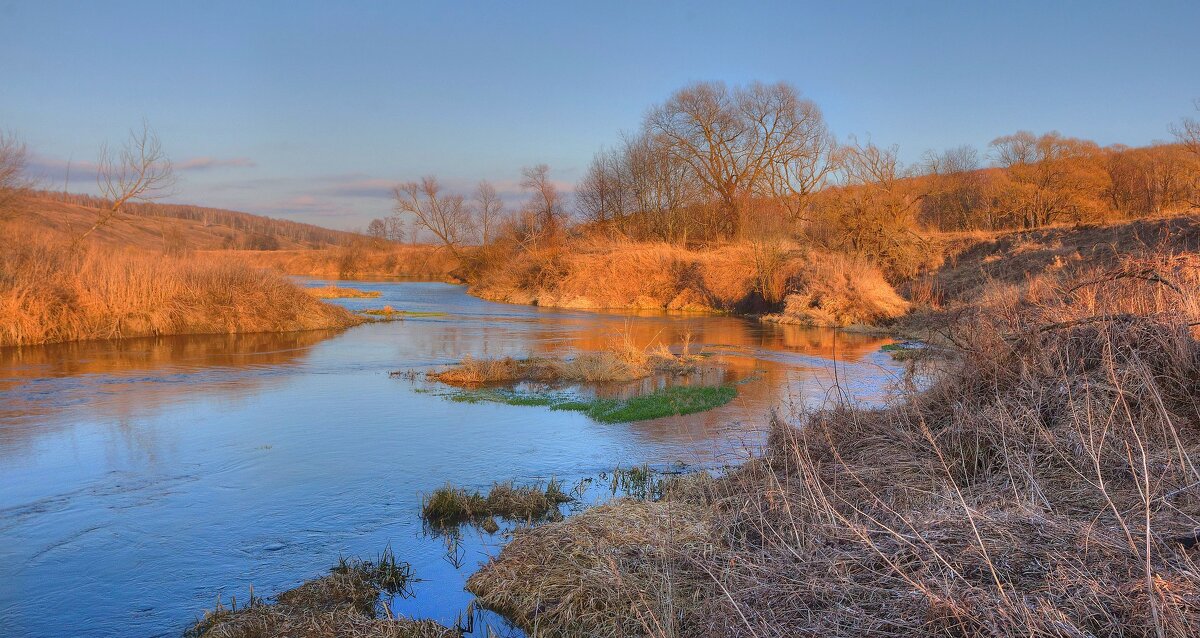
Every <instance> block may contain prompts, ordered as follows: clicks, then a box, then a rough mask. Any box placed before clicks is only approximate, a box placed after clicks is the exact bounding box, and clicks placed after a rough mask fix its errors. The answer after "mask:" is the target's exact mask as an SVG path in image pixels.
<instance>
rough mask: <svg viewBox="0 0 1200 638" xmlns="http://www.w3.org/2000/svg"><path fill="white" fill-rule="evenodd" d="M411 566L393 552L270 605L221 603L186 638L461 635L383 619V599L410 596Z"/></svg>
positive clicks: (339, 569) (352, 564)
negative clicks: (384, 594)
mask: <svg viewBox="0 0 1200 638" xmlns="http://www.w3.org/2000/svg"><path fill="white" fill-rule="evenodd" d="M412 578H413V577H412V570H411V567H410V566H409V565H408V563H405V562H403V561H399V560H397V559H396V557H395V555H393V554H392V552H391V550H390V548H389V549H386V550H384V553H383V555H381V556H380V558H379V560H378V561H374V562H371V561H361V560H345V559H343V560H341V561H339V563H338V565H337V566H335V567H334V568H333V569H331V570H330V572H329V573H328V574H326V575H324V576H321V577H319V578H315V579H313V580H310V581H307V582H305V583H303V584H302V585H300V586H298V587H295V588H293V589H289V590H287V591H285V592H283V593H281V594H279V595H278V596H277V597H276V599H275V602H273V603H270V602H267V601H265V600H263V599H261V598H255V597H254V594H253V590H251V594H250V600H249V602H248V603H246V604H245V605H243V606H242V607H240V608H239V607H238V606H237V602H236V600H234V601H232V602H231V605H230V606H229V607H226V606H224V605H222V604H221V601H220V599H218V600H217V606H216V608H215V609H213V610H211V611H208V612H206V613H205V615H204V617H203V618H202V619H200V620H199V621H197V622H196V624H195V625H194V626H193V627H192V628H191V629H189V630H188V631H187V632H186V633H185V634H184V635H185V636H186V637H187V638H260V637H263V636H289V637H295V638H326V637H328V636H344V637H347V638H450V637H451V636H458V635H460V634H459V632H456V631H452V630H451V629H449V628H447V627H444V626H442V625H439V624H437V623H435V622H433V621H430V620H411V619H407V618H396V617H393V616H392V614H391V612H390V610H387V611H386V614H385V617H382V618H381V617H379V616H380V614H379V611H378V608H379V607H380V602H379V597H380V594H381V593H388V594H390V595H395V594H396V593H400V594H404V595H407V592H408V584H409V582H410V581H411V580H412Z"/></svg>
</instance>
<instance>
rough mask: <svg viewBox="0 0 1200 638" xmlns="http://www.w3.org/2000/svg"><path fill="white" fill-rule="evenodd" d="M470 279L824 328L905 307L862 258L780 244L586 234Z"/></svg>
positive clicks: (542, 299) (568, 297)
mask: <svg viewBox="0 0 1200 638" xmlns="http://www.w3.org/2000/svg"><path fill="white" fill-rule="evenodd" d="M497 266H499V265H497ZM470 284H471V292H472V294H475V295H478V296H480V297H483V298H485V299H491V300H495V301H504V302H509V303H522V304H536V305H540V306H554V307H563V308H585V309H586V308H591V309H600V308H609V309H656V310H682V311H702V312H712V311H725V312H771V311H778V315H777V317H776V318H777V320H780V321H783V322H788V323H800V324H806V325H821V326H845V325H850V324H855V323H877V322H880V321H885V320H887V319H890V318H893V317H896V316H899V315H900V314H902V313H903V312H905V311H906V310H907V307H908V306H907V304H906V302H904V300H903V299H901V298H900V297H899V296H898V295H897V294H896V292H895V291H894V290H893V289H892V287H891V286H890V285H889V284H888V283H887V282H886V281H885V280H884V279H883V277H882V276H881V275H880V274H879V271H878V270H877V269H875V268H874V267H873V266H871V265H869V264H868V263H866V262H865V261H862V260H858V259H854V258H850V257H846V256H841V255H836V254H832V253H825V252H821V251H816V250H810V249H800V248H797V247H794V246H790V245H787V244H783V243H769V244H764V243H752V242H744V243H734V244H729V245H725V246H719V247H715V248H712V249H707V250H689V249H685V248H681V247H678V246H673V245H669V244H649V243H633V242H619V241H602V240H583V239H581V240H575V241H574V242H573V243H571V244H570V246H569V247H568V248H567V249H563V250H544V251H527V252H519V253H515V254H514V255H512V256H511V258H509V259H507V260H505V261H504V263H503V267H486V265H485V266H484V267H481V268H480V269H479V270H478V272H476V273H475V274H473V275H472V276H471V278H470Z"/></svg>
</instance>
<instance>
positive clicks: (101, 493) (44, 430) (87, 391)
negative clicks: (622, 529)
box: [0, 281, 901, 637]
mask: <svg viewBox="0 0 1200 638" xmlns="http://www.w3.org/2000/svg"><path fill="white" fill-rule="evenodd" d="M304 283H305V284H307V285H325V284H327V283H330V282H324V281H305V282H304ZM338 283H340V284H341V285H351V286H354V287H356V288H361V289H368V290H378V291H381V292H382V297H381V298H377V299H364V300H339V301H338V303H342V304H344V305H346V306H347V307H350V308H353V309H361V308H368V307H380V306H383V305H385V304H387V305H391V306H392V307H393V308H397V309H403V310H410V311H428V312H438V313H445V315H442V316H431V317H412V318H408V319H406V320H404V321H395V322H388V323H376V324H369V325H364V326H359V327H356V328H352V329H350V330H347V331H344V332H307V333H293V334H282V335H281V334H258V335H240V336H225V335H221V336H186V337H165V338H153V339H130V340H117V341H100V342H83V343H75V344H63V345H53V346H42V347H34V348H22V349H16V348H7V349H0V634H2V635H4V636H67V635H72V636H73V635H88V636H123V637H129V636H134V637H137V636H179V635H180V633H181V632H182V631H184V630H185V629H186V628H187V627H189V626H190V624H191V623H192V622H194V621H195V619H196V618H197V616H199V615H200V614H202V612H203V610H205V609H207V608H211V607H212V606H213V604H214V603H215V602H216V600H217V598H218V596H220V597H221V600H222V601H224V602H226V603H228V601H229V600H230V597H231V596H236V597H237V598H239V599H241V600H243V601H244V600H245V596H246V594H247V592H248V591H249V589H250V587H251V586H253V588H254V590H255V592H256V594H257V595H259V596H262V595H269V594H273V593H277V592H279V591H282V590H283V589H287V588H289V587H293V586H295V585H296V584H298V583H300V582H302V581H304V580H306V579H308V578H311V577H314V576H316V575H319V574H320V573H322V572H324V571H325V570H327V569H328V568H329V567H330V566H331V565H333V564H334V563H335V562H336V561H337V559H338V558H339V557H342V556H346V557H351V556H359V557H363V558H368V559H369V558H373V557H374V556H376V555H378V554H379V553H380V551H381V550H383V549H384V548H385V547H389V546H390V548H391V549H392V550H393V551H394V553H395V554H396V556H397V557H399V558H400V559H403V560H406V561H408V562H410V563H411V564H412V566H413V571H414V573H415V575H416V576H417V577H418V578H420V579H421V580H420V582H417V583H416V584H415V585H414V587H413V594H414V596H413V597H411V598H403V599H401V598H397V599H395V600H393V601H392V608H393V609H394V610H395V611H396V612H398V613H403V614H406V615H410V616H416V617H423V618H434V619H436V620H439V621H442V622H445V623H447V624H452V623H454V622H455V621H456V620H457V619H459V618H460V617H461V615H462V612H463V610H464V609H465V608H466V607H467V606H468V604H469V603H470V600H471V596H470V594H468V593H467V592H465V591H464V590H463V583H464V582H465V581H466V578H467V576H469V575H470V573H471V572H472V570H473V569H474V568H475V567H476V566H478V565H479V564H480V563H481V562H483V561H485V560H486V559H487V556H488V555H490V554H494V553H495V552H496V551H498V548H499V547H500V546H501V544H502V543H503V540H504V534H503V533H501V534H497V535H494V536H489V535H487V534H483V533H482V532H478V531H468V532H466V533H464V534H463V535H462V537H461V538H459V539H457V540H454V541H448V540H447V538H446V537H444V536H438V535H434V534H430V533H428V532H427V530H425V529H423V526H422V523H421V520H420V517H419V510H420V498H421V495H422V494H426V493H429V492H430V491H432V490H434V489H436V488H437V487H439V486H442V485H444V484H446V483H447V482H449V483H454V484H458V485H463V486H467V487H472V488H478V489H486V488H487V487H488V486H490V485H491V483H492V482H493V481H503V480H515V481H517V482H530V481H544V480H546V479H549V478H552V477H553V478H556V479H558V480H560V481H562V482H563V483H564V484H566V485H567V486H568V487H569V486H571V485H572V484H573V483H574V482H576V481H578V480H579V479H581V478H584V477H593V476H596V475H598V474H599V473H601V472H606V471H611V470H612V469H613V468H615V467H630V466H633V465H641V464H650V465H652V466H655V467H668V466H672V467H673V466H676V465H678V464H687V465H692V466H696V465H700V466H720V465H723V464H729V463H736V462H738V461H739V460H741V459H744V458H745V456H746V455H747V454H748V453H749V452H750V451H752V450H753V449H754V448H755V447H756V446H758V445H760V444H761V442H762V441H763V436H764V428H765V426H766V421H767V414H768V412H769V410H771V409H772V408H777V409H781V410H782V411H784V412H785V413H786V412H794V411H796V410H799V409H802V408H803V406H811V405H815V404H819V403H820V402H821V401H823V400H825V399H826V398H827V397H829V396H832V395H836V394H840V395H844V396H850V397H852V398H853V399H854V400H857V401H863V402H874V401H880V400H883V399H884V398H885V395H886V390H887V388H888V386H889V385H890V384H892V383H893V382H894V381H896V380H897V378H898V377H899V376H900V374H901V370H900V368H899V367H898V366H897V365H895V364H893V363H892V362H891V360H890V358H889V357H888V356H887V354H886V353H884V352H881V351H880V347H881V346H882V345H884V344H885V343H887V342H888V341H887V340H885V339H880V338H876V337H867V336H862V335H851V334H843V333H837V332H834V331H829V330H818V329H803V328H798V327H794V326H776V325H765V324H760V323H758V322H755V321H752V320H748V319H743V318H736V317H723V316H704V315H667V314H656V313H645V314H637V315H634V314H615V313H588V312H581V311H569V310H555V309H543V308H535V307H525V306H510V305H504V304H496V303H491V302H487V301H482V300H479V299H476V298H474V297H470V296H468V295H466V294H465V292H464V290H463V289H462V288H460V287H456V286H450V285H446V284H440V283H416V282H338ZM685 336H690V338H691V340H692V343H693V344H694V347H700V346H703V347H704V350H705V352H707V353H710V354H711V355H712V356H711V357H710V358H709V362H711V363H712V364H713V365H714V366H716V368H715V369H716V370H717V372H715V373H714V372H710V373H708V376H712V375H713V374H716V375H717V377H719V378H717V379H715V381H720V382H730V383H737V387H738V391H739V394H738V397H737V398H736V399H734V401H733V402H732V403H730V404H728V405H725V406H722V407H720V408H717V409H715V410H712V411H709V412H706V413H701V414H694V415H689V416H684V417H668V418H664V419H659V420H655V421H645V422H639V423H630V424H616V425H613V424H602V423H597V422H594V421H592V420H590V419H589V418H588V417H587V416H585V415H583V414H581V413H577V412H566V411H551V410H549V409H547V408H544V407H529V406H511V405H501V404H494V403H475V404H472V403H458V402H453V401H449V400H447V398H445V397H443V396H439V395H438V393H437V392H431V391H430V388H429V387H428V386H429V384H428V382H423V381H421V380H420V379H419V378H418V379H416V380H413V379H405V378H396V377H390V376H389V374H388V373H389V372H390V371H393V370H415V371H418V372H419V371H425V370H433V369H437V368H439V367H442V366H445V365H448V364H451V363H454V362H457V361H458V360H460V359H461V358H462V357H463V356H464V355H467V354H470V355H472V356H476V357H491V356H506V355H512V356H529V355H531V354H534V355H547V354H569V353H571V352H577V351H586V350H599V349H601V348H603V347H605V345H606V344H608V343H610V342H611V341H612V340H613V339H616V338H622V339H631V340H633V341H634V342H636V343H638V344H639V345H650V344H653V343H656V342H657V343H666V344H678V343H680V342H681V340H682V339H683V338H684V337H685ZM489 625H490V626H491V627H492V628H493V629H495V630H496V631H497V633H499V634H500V635H506V634H515V633H516V632H515V631H514V630H512V629H511V628H506V627H505V624H504V621H503V620H502V619H499V618H497V617H495V616H491V615H488V614H485V613H484V614H477V618H476V625H475V633H476V634H477V635H486V631H485V630H484V629H482V628H483V627H485V626H489Z"/></svg>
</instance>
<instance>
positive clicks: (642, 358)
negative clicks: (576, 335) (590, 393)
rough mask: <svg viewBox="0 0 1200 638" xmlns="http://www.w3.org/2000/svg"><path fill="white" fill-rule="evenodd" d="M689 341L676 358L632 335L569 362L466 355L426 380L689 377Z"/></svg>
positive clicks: (466, 383)
mask: <svg viewBox="0 0 1200 638" xmlns="http://www.w3.org/2000/svg"><path fill="white" fill-rule="evenodd" d="M690 348H691V344H690V343H688V342H686V341H685V343H684V344H683V345H682V347H681V351H680V352H679V353H678V354H676V353H673V352H671V350H670V349H668V348H667V347H665V346H660V347H658V348H655V349H653V350H648V349H646V348H643V347H639V346H637V345H636V344H634V343H633V342H632V340H631V337H630V336H629V335H628V333H622V334H620V335H618V336H617V337H616V338H614V339H612V340H611V341H610V342H609V344H608V347H607V348H605V349H604V350H601V351H598V352H581V353H579V354H576V355H575V356H573V357H569V358H551V357H532V358H529V359H514V358H512V357H503V358H499V359H476V358H474V357H471V356H469V355H468V356H466V357H464V358H463V360H462V361H460V362H459V363H458V364H457V365H455V366H453V367H451V368H449V369H447V370H443V371H441V372H432V373H429V374H427V375H426V376H427V378H429V379H432V380H434V381H440V382H442V383H445V384H447V385H453V386H458V387H478V386H481V385H493V384H509V383H516V382H519V381H538V382H543V383H553V382H565V381H574V382H587V383H606V382H620V381H633V380H635V379H643V378H645V377H648V376H650V375H651V374H654V373H665V374H671V375H685V374H690V373H692V372H694V371H695V370H696V368H697V362H698V361H699V359H700V354H699V353H693V352H691V350H690Z"/></svg>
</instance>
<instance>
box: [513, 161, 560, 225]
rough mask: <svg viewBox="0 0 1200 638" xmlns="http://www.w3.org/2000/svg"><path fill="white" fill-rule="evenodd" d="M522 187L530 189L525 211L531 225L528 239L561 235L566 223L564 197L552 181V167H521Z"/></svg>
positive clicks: (540, 165) (542, 165) (541, 165)
mask: <svg viewBox="0 0 1200 638" xmlns="http://www.w3.org/2000/svg"><path fill="white" fill-rule="evenodd" d="M521 176H522V179H521V187H522V188H524V189H525V190H527V191H529V201H528V202H526V204H525V213H526V215H527V216H528V217H529V221H530V224H527V225H528V226H530V228H529V231H530V232H529V237H527V240H532V241H540V240H543V239H555V238H558V237H559V236H561V234H562V231H563V227H564V226H565V223H566V211H565V209H564V207H563V197H562V195H561V194H560V193H559V192H558V187H557V186H555V185H554V182H552V181H550V167H549V166H547V165H545V164H538V165H537V166H526V167H525V168H522V169H521Z"/></svg>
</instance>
